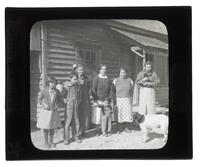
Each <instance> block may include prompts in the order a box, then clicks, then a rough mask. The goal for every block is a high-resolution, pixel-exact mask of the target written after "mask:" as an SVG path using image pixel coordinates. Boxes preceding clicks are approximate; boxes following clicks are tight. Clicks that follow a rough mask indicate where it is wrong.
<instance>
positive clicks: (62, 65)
mask: <svg viewBox="0 0 200 167" xmlns="http://www.w3.org/2000/svg"><path fill="white" fill-rule="evenodd" d="M129 23H130V21H127V22H126V21H120V20H51V21H41V22H37V23H36V24H34V25H33V27H32V29H31V33H30V88H31V90H30V95H31V97H30V109H31V120H32V121H36V117H37V113H38V111H39V110H40V109H39V108H38V107H37V96H38V92H39V91H40V89H42V88H43V87H44V83H45V82H46V78H47V76H51V75H53V76H55V77H56V79H57V80H60V81H67V80H68V79H69V78H68V73H69V72H70V71H71V70H72V66H73V64H75V63H81V64H83V65H85V67H86V72H87V74H88V77H89V79H92V78H93V77H94V76H95V75H96V74H97V66H98V65H99V64H102V63H103V64H106V65H107V67H108V76H109V77H110V78H111V79H114V78H115V77H117V76H118V75H119V68H120V66H123V67H126V68H127V70H128V75H129V77H131V78H132V79H133V80H135V79H136V76H137V74H138V72H139V71H141V70H142V69H143V66H144V62H145V61H146V60H150V61H151V62H152V63H153V70H154V71H155V72H156V73H157V74H158V76H159V78H160V83H159V85H158V86H157V88H156V104H157V105H159V106H168V94H169V85H168V80H169V77H168V58H169V56H168V37H167V33H161V32H158V31H154V30H153V29H151V30H149V29H148V28H147V27H145V26H144V27H142V26H140V27H138V26H137V25H138V24H136V26H134V25H133V24H129ZM63 111H64V109H63V108H61V109H60V113H61V117H63V113H64V112H63Z"/></svg>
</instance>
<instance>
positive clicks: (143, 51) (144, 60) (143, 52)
mask: <svg viewBox="0 0 200 167" xmlns="http://www.w3.org/2000/svg"><path fill="white" fill-rule="evenodd" d="M142 54H143V70H144V69H145V62H146V55H145V50H144V49H142Z"/></svg>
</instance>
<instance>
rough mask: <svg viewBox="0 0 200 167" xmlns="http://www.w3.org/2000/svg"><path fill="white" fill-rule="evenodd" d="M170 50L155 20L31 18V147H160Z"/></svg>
mask: <svg viewBox="0 0 200 167" xmlns="http://www.w3.org/2000/svg"><path fill="white" fill-rule="evenodd" d="M168 53H169V51H168V32H167V28H166V26H165V24H164V23H162V22H161V21H158V20H143V19H81V20H80V19H70V20H69V19H65V20H44V21H39V22H36V23H35V24H34V25H33V26H32V28H31V32H30V128H31V129H30V133H31V141H32V143H33V145H34V147H36V148H37V149H40V150H47V151H49V150H112V149H118V150H120V149H123V150H124V149H131V150H133V149H135V150H137V149H142V150H147V149H161V148H163V147H164V146H165V145H166V143H167V142H168V126H169V61H168V59H169V54H168ZM169 133H170V132H169Z"/></svg>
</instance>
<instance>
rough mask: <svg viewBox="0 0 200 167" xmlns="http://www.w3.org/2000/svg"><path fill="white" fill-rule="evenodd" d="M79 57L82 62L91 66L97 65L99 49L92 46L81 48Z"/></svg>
mask: <svg viewBox="0 0 200 167" xmlns="http://www.w3.org/2000/svg"><path fill="white" fill-rule="evenodd" d="M78 56H79V59H81V62H82V63H83V64H84V65H86V66H89V67H94V66H95V62H96V61H95V60H96V56H97V51H96V50H94V49H90V48H79V51H78Z"/></svg>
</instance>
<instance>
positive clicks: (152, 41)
mask: <svg viewBox="0 0 200 167" xmlns="http://www.w3.org/2000/svg"><path fill="white" fill-rule="evenodd" d="M111 30H113V31H115V32H117V33H119V34H120V35H123V36H125V37H127V38H129V39H131V40H133V42H134V43H135V42H136V43H139V44H140V45H142V46H144V47H154V48H160V49H166V50H167V49H168V44H167V43H165V42H162V41H160V40H158V39H156V38H152V37H148V36H144V35H140V34H136V33H132V32H128V31H123V30H119V29H117V28H111Z"/></svg>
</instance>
